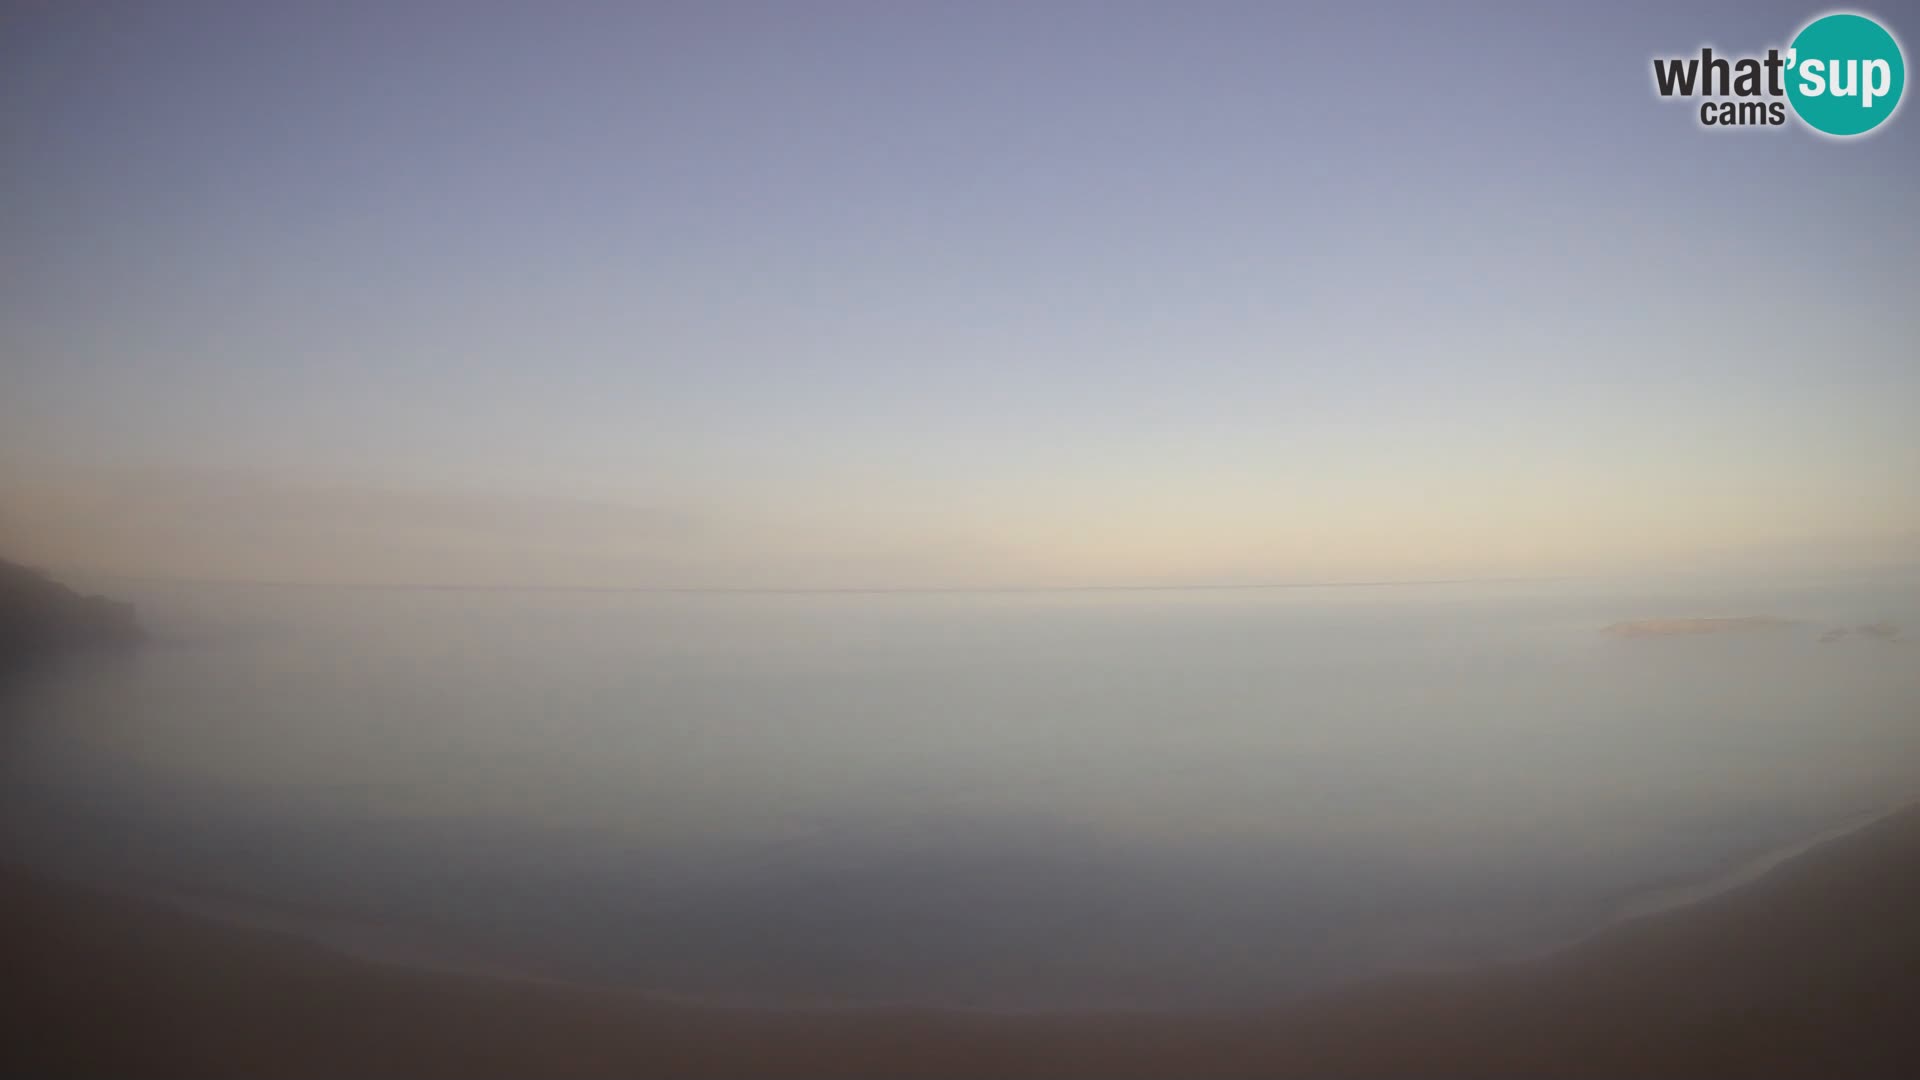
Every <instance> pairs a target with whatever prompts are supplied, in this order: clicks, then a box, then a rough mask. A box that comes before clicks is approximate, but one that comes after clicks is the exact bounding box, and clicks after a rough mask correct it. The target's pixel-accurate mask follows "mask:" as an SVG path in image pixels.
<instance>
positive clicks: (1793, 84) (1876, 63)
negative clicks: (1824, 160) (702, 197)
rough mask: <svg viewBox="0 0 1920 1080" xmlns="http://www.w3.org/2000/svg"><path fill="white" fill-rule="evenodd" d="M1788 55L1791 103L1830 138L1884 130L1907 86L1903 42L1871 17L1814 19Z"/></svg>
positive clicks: (1828, 16) (1810, 125) (1847, 16)
mask: <svg viewBox="0 0 1920 1080" xmlns="http://www.w3.org/2000/svg"><path fill="white" fill-rule="evenodd" d="M1787 57H1788V58H1787V100H1788V101H1791V102H1792V103H1793V111H1794V112H1796V113H1799V114H1800V119H1802V120H1804V121H1806V122H1807V125H1808V126H1809V127H1812V128H1813V129H1814V130H1815V131H1823V132H1825V133H1827V134H1828V135H1839V136H1843V137H1844V136H1848V135H1864V134H1866V133H1867V132H1869V131H1872V130H1873V129H1874V128H1876V127H1878V126H1880V124H1881V123H1882V122H1884V121H1885V120H1886V119H1887V117H1889V116H1892V115H1893V110H1894V109H1895V108H1897V107H1899V105H1900V91H1901V90H1903V89H1905V88H1906V85H1907V65H1906V62H1905V60H1904V59H1902V57H1901V56H1900V43H1899V42H1897V41H1895V40H1893V35H1892V34H1889V33H1887V31H1886V28H1885V27H1883V26H1881V25H1880V24H1879V23H1877V22H1874V21H1873V20H1872V19H1869V18H1867V17H1866V16H1865V15H1853V14H1839V15H1827V16H1823V17H1821V18H1818V19H1815V20H1813V21H1812V22H1810V23H1808V24H1807V27H1806V29H1804V30H1802V31H1800V34H1799V36H1798V37H1796V38H1794V39H1793V45H1792V46H1791V48H1790V49H1789V51H1788V54H1787Z"/></svg>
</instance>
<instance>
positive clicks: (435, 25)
mask: <svg viewBox="0 0 1920 1080" xmlns="http://www.w3.org/2000/svg"><path fill="white" fill-rule="evenodd" d="M0 4H3V5H4V6H0V237H3V238H4V243H3V244H0V249H3V250H4V253H5V255H4V258H3V259H0V555H4V556H7V557H12V558H17V559H23V560H26V561H30V562H35V563H37V564H40V565H44V566H48V567H50V568H53V569H56V570H62V571H70V572H74V573H100V574H124V575H133V576H146V577H160V578H185V579H220V580H254V581H260V580H266V581H300V582H316V583H357V584H370V583H377V584H399V583H408V584H475V585H490V586H512V585H539V586H587V587H594V586H643V587H652V586H663V587H688V588H918V587H941V588H967V587H1040V586H1052V585H1074V586H1085V585H1167V584H1201V583H1206V584H1215V583H1219V584H1243V583H1263V582H1304V581H1356V580H1402V579H1431V578H1455V577H1483V576H1485V577H1507V576H1555V575H1566V574H1586V573H1601V572H1615V571H1631V570H1639V569H1648V568H1663V567H1694V566H1713V565H1719V564H1722V563H1733V562H1738V563H1741V564H1742V565H1752V566H1755V567H1762V568H1764V567H1766V566H1769V565H1773V564H1774V563H1776V562H1778V563H1781V564H1785V563H1787V562H1795V563H1805V562H1809V561H1811V562H1814V563H1820V562H1831V563H1833V564H1835V565H1854V564H1866V563H1878V562H1888V561H1900V560H1905V561H1907V562H1908V563H1912V562H1916V561H1920V482H1916V481H1920V423H1917V422H1916V416H1920V413H1917V412H1916V405H1920V349H1916V348H1915V341H1916V331H1917V330H1920V314H1916V304H1915V302H1914V301H1915V299H1916V291H1915V285H1914V276H1913V260H1914V253H1915V252H1916V251H1917V250H1920V182H1916V181H1915V176H1916V167H1917V166H1920V117H1917V116H1916V115H1914V114H1913V112H1912V109H1911V107H1903V109H1902V111H1901V113H1900V114H1899V115H1897V116H1895V117H1894V119H1893V120H1891V121H1890V122H1889V123H1888V124H1887V125H1884V126H1883V129H1882V130H1881V131H1879V132H1877V133H1875V134H1874V135H1872V136H1870V137H1867V138H1864V139H1856V140H1851V141H1846V142H1840V141H1835V140H1830V139H1825V138H1821V137H1819V136H1816V135H1815V134H1813V133H1812V132H1810V131H1808V130H1806V129H1804V128H1801V127H1798V126H1797V125H1795V126H1789V127H1787V128H1784V129H1762V130H1741V131H1712V130H1707V129H1703V128H1702V127H1701V126H1700V125H1699V123H1698V121H1697V118H1696V115H1695V112H1694V107H1693V106H1692V105H1689V104H1688V103H1685V102H1679V101H1671V100H1661V99H1659V98H1658V97H1657V96H1656V95H1655V94H1654V92H1653V89H1652V78H1651V65H1650V61H1651V59H1652V58H1653V57H1654V56H1656V55H1685V54H1688V53H1692V52H1697V50H1698V49H1699V47H1700V46H1701V45H1703V44H1711V45H1713V46H1715V48H1716V49H1719V50H1723V51H1728V52H1734V53H1741V54H1745V53H1762V52H1764V50H1765V49H1766V48H1767V47H1769V46H1784V45H1785V43H1786V42H1787V41H1788V40H1789V39H1790V37H1791V35H1792V34H1793V33H1794V31H1796V30H1797V29H1798V28H1799V27H1800V26H1801V25H1803V24H1804V23H1805V22H1807V21H1808V20H1809V19H1810V18H1811V17H1813V16H1814V15H1816V14H1819V13H1821V12H1822V11H1824V10H1826V9H1823V8H1816V7H1807V6H1800V5H1795V4H1783V3H1776V2H1771V0H1769V2H1764V3H1759V2H1738V3H1721V4H1626V3H1622V4H1605V5H1596V4H1572V3H1569V4H1532V3H1527V4H1522V3H1513V4H1484V5H1437V4H1426V3H1413V2H1403V3H1351V4H1328V5H1312V6H1309V5H1298V6H1295V5H1281V4H1267V3H1258V4H1229V3H1197V4H1184V3H1182V4H1175V3H1147V4H1131V3H1103V4H1092V3H1087V4H1080V3H993V2H989V3H979V4H954V3H947V4H921V3H897V2H896V3H871V4H843V3H827V2H812V0H809V2H806V3H761V4H731V3H717V2H716V3H688V4H638V3H636V4H604V5H600V4H573V3H564V2H562V3H550V4H532V3H526V4H512V5H505V4H485V3H462V4H450V3H427V2H416V3H402V4H391V3H382V4H370V3H338V4H316V5H257V4H238V3H235V4H226V5H202V4H189V3H162V4H101V5H73V4H59V3H52V2H39V3H25V2H18V0H0ZM1858 10H1863V11H1866V12H1868V13H1875V9H1873V8H1863V9H1858ZM1878 13H1879V14H1881V15H1883V16H1884V19H1883V21H1884V22H1886V23H1887V24H1888V25H1890V27H1891V28H1892V29H1893V31H1894V32H1895V33H1896V34H1897V35H1899V34H1904V35H1907V36H1906V38H1905V40H1906V41H1908V42H1912V41H1917V40H1920V15H1916V14H1913V13H1912V12H1910V11H1903V10H1900V9H1897V8H1895V7H1893V6H1891V5H1889V6H1887V7H1886V8H1885V9H1884V10H1881V11H1879V12H1878ZM1907 51H1908V53H1909V54H1910V55H1909V57H1908V59H1909V62H1911V60H1912V56H1911V54H1912V52H1913V46H1912V45H1908V48H1907Z"/></svg>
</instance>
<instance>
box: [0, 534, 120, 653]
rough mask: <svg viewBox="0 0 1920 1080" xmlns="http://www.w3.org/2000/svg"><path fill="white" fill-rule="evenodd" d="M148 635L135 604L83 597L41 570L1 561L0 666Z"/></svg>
mask: <svg viewBox="0 0 1920 1080" xmlns="http://www.w3.org/2000/svg"><path fill="white" fill-rule="evenodd" d="M145 637H146V633H145V631H144V630H142V629H141V627H140V622H139V620H138V619H137V618H135V616H134V611H133V605H132V604H128V603H124V602H121V601H118V600H109V599H107V598H106V597H104V596H85V595H82V594H81V593H78V592H75V591H74V590H73V589H70V588H68V587H67V586H65V585H62V584H60V583H59V582H57V581H54V580H53V579H52V578H50V577H48V576H47V575H46V574H44V573H41V572H40V571H38V570H35V569H33V568H31V567H26V566H21V565H20V564H19V563H14V562H8V561H7V560H5V559H0V668H4V667H8V666H12V665H15V664H19V663H23V662H25V661H28V660H31V659H35V658H39V657H45V656H50V655H54V654H58V653H62V652H71V651H73V650H76V649H89V648H100V647H119V646H126V645H131V644H134V643H136V642H139V641H141V640H143V639H144V638H145Z"/></svg>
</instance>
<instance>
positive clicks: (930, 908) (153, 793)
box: [0, 579, 1920, 1008]
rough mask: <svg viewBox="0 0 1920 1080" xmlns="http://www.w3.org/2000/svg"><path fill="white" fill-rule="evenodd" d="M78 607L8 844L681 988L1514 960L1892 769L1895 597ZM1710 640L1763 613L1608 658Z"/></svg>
mask: <svg viewBox="0 0 1920 1080" xmlns="http://www.w3.org/2000/svg"><path fill="white" fill-rule="evenodd" d="M93 584H94V585H95V587H97V588H101V589H105V590H110V591H112V592H114V593H115V594H116V595H120V596H125V597H127V598H129V599H132V600H134V601H135V602H136V603H138V604H139V606H140V609H141V613H142V617H143V619H144V621H145V622H146V623H147V624H148V625H149V627H150V628H152V629H153V630H154V632H155V636H156V640H155V641H154V642H153V643H152V644H151V645H150V646H148V647H147V648H145V649H143V650H141V651H139V652H137V653H135V654H132V655H129V656H101V657H91V658H76V659H74V660H72V661H70V662H66V663H62V664H58V665H55V666H51V667H48V668H45V669H42V670H39V671H35V672H31V673H29V674H28V675H26V676H25V677H22V678H18V679H16V680H14V681H13V682H12V683H11V684H10V685H7V686H5V687H0V709H4V711H5V713H6V716H5V722H4V724H0V741H3V742H4V755H0V775H3V777H4V788H3V789H0V811H4V813H3V814H0V851H4V852H5V853H6V854H7V855H9V856H10V857H12V858H16V859H24V860H27V861H30V862H37V863H41V864H45V865H48V866H52V867H55V868H58V869H61V870H63V871H65V872H69V873H74V874H80V875H83V876H87V877H91V878H94V879H98V880H103V881H107V882H112V883H118V884H123V885H127V886H129V887H134V888H140V889H149V890H154V891H160V892H165V893H169V894H172V895H180V896H187V897H194V898H199V899H200V900H202V901H204V902H206V903H208V904H209V905H214V906H219V907H223V908H226V909H229V910H245V911H252V912H256V913H259V914H260V915H261V916H262V917H263V918H270V919H272V920H275V921H279V922H284V923H288V924H292V925H299V926H303V927H307V928H310V929H311V930H312V931H313V932H315V933H319V934H323V935H325V936H330V937H333V938H336V939H341V940H352V941H356V942H360V943H362V944H367V943H371V944H372V946H373V947H379V948H391V949H394V950H396V952H405V953H406V954H407V955H435V956H445V957H460V958H462V962H463V963H467V964H470V965H471V966H475V967H488V968H500V969H506V970H516V971H526V972H532V973H539V974H545V975H552V976H556V977H564V978H582V979H593V980H601V981H611V982H618V983H623V984H630V985H635V986H643V987H647V988H650V989H654V990H658V991H662V992H667V993H674V994H683V995H691V996H696V997H703V998H714V999H724V1000H735V1001H781V1002H793V1001H808V1002H873V1001H911V1002H922V1003H935V1004H942V1005H954V1006H971V1007H987V1008H1054V1007H1082V1006H1141V1007H1170V1006H1190V1005H1210V1004H1221V1003H1248V1002H1254V1001H1259V1000H1265V999H1268V998H1272V997H1275V996H1279V995H1284V994H1290V993H1294V992H1298V991H1301V990H1307V989H1312V988H1315V987H1319V986H1323V985H1327V984H1330V983H1333V982H1338V981H1340V980H1344V979H1349V978H1353V977H1357V976H1362V975H1367V974H1372V973H1377V972H1381V971H1389V970H1395V969H1400V968H1407V967H1426V966H1433V965H1452V964H1471V963H1478V962H1484V961H1487V960H1492V959H1498V958H1502V957H1506V956H1512V955H1521V954H1525V953H1528V952H1531V951H1534V950H1537V949H1539V948H1541V947H1543V946H1544V945H1547V944H1550V943H1552V942H1556V941H1562V940H1567V939H1570V938H1572V937H1576V936H1578V935H1580V934H1582V933H1584V932H1587V931H1590V930H1591V929H1592V928H1593V927H1594V926H1596V925H1598V924H1600V923H1602V922H1604V921H1605V920H1607V919H1608V918H1611V917H1614V916H1615V915H1617V914H1618V913H1620V912H1621V911H1623V910H1633V907H1634V905H1635V904H1636V903H1637V902H1639V901H1637V900H1636V898H1644V897H1647V896H1659V895H1668V894H1671V893H1672V892H1673V890H1676V889H1681V890H1684V889H1686V888H1688V887H1689V885H1690V883H1694V882H1702V881H1709V880H1712V879H1713V878H1715V877H1716V876H1719V875H1724V874H1725V873H1727V872H1728V870H1729V869H1730V868H1734V867H1738V866H1740V865H1742V864H1744V863H1747V862H1749V861H1751V860H1752V859H1753V858H1755V856H1756V855H1757V854H1759V853H1761V852H1764V851H1767V850H1770V849H1773V848H1777V847H1780V846H1781V845H1783V844H1787V843H1790V842H1792V841H1793V840H1795V839H1797V838H1800V837H1804V836H1807V835H1811V834H1814V833H1817V832H1819V831H1820V830H1822V829H1825V828H1828V827H1830V826H1832V825H1833V824H1834V823H1835V822H1837V821H1841V820H1844V819H1846V818H1848V817H1850V816H1852V815H1856V814H1859V813H1861V812H1863V811H1868V810H1872V809H1874V808H1877V807H1882V806H1885V805H1888V804H1890V803H1893V802H1896V801H1899V800H1902V799H1904V798H1907V797H1908V796H1910V795H1911V794H1912V793H1913V792H1914V791H1915V790H1916V789H1920V642H1916V638H1920V584H1916V583H1915V582H1913V581H1911V580H1904V581H1903V580H1883V581H1878V582H1872V583H1833V582H1820V581H1812V580H1808V581H1798V582H1777V581H1776V582H1771V583H1768V584H1766V585H1764V586H1761V585H1755V584H1752V583H1742V582H1736V581H1730V580H1714V581H1706V580H1699V579H1694V580H1687V581H1676V580H1669V581H1665V582H1640V583H1621V582H1566V583H1515V584H1470V585H1469V584H1461V585H1430V586H1396V587H1369V588H1311V589H1275V590H1219V591H1206V590H1200V591H1143V592H1065V593H1044V592H1041V593H1001V594H993V593H961V594H926V593H918V594H916V593H890V594H660V593H620V592H607V593H598V592H582V593H553V592H512V591H458V590H438V591H407V590H373V589H366V590H327V589H309V588H284V587H253V586H247V587H241V586H180V585H174V586H157V585H138V584H129V583H107V582H102V583H93ZM1752 614H1763V615H1774V616H1781V617H1784V618H1791V619H1796V620H1801V621H1799V622H1797V623H1796V624H1794V625H1790V626H1785V627H1780V628H1772V629H1750V630H1745V631H1741V632H1738V633H1723V634H1709V635H1702V636H1697V637H1675V638H1655V639H1636V640H1623V639H1619V638H1616V637H1610V636H1608V635H1606V634H1604V633H1602V632H1601V630H1602V628H1603V627H1605V626H1607V625H1609V624H1611V623H1614V622H1616V621H1619V620H1623V619H1635V618H1645V617H1652V616H1675V617H1684V616H1694V615H1752ZM1881 621H1885V622H1891V623H1893V624H1895V625H1899V626H1902V627H1905V628H1906V629H1905V634H1904V637H1903V638H1902V639H1900V640H1892V641H1888V640H1879V639H1875V638H1871V637H1866V636H1862V635H1859V634H1854V635H1851V636H1849V637H1848V638H1846V639H1844V640H1841V641H1838V642H1829V643H1823V642H1821V641H1820V640H1819V638H1820V636H1821V635H1822V634H1823V633H1824V632H1825V631H1826V630H1827V629H1829V628H1830V627H1831V626H1834V625H1859V624H1864V623H1873V622H1881Z"/></svg>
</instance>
